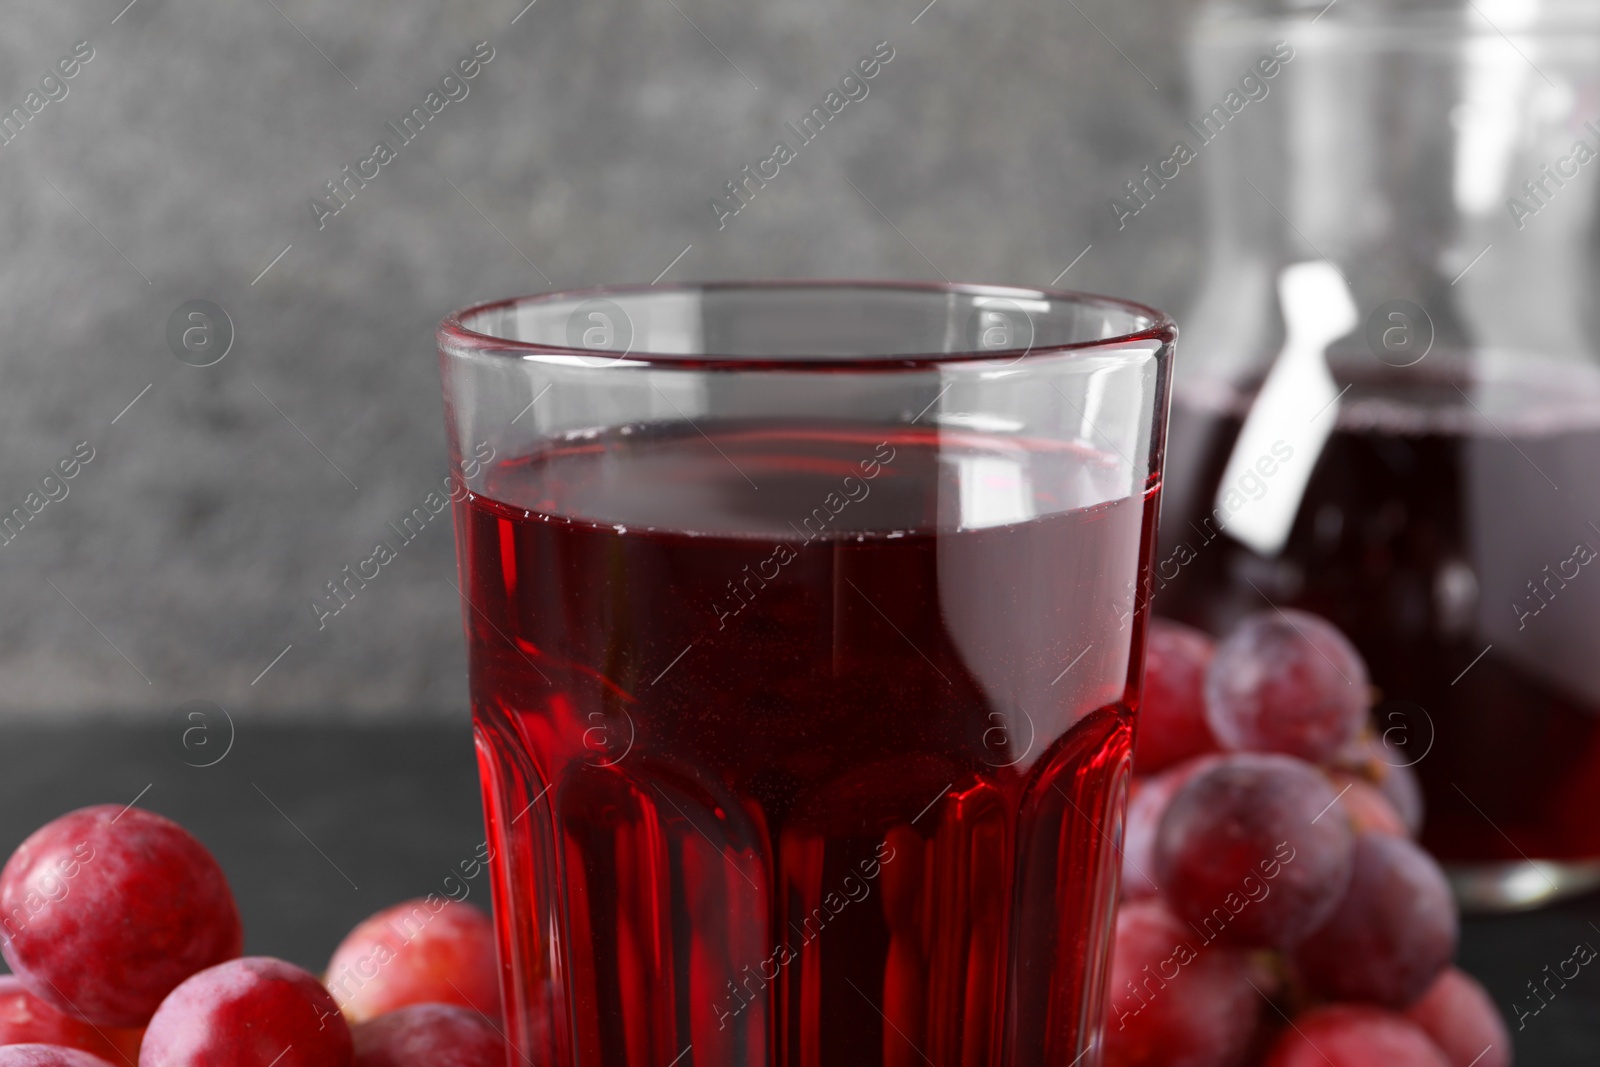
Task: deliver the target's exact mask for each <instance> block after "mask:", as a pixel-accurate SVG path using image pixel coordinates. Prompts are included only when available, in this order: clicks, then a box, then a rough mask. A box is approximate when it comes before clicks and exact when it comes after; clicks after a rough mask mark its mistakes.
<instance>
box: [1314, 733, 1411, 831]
mask: <svg viewBox="0 0 1600 1067" xmlns="http://www.w3.org/2000/svg"><path fill="white" fill-rule="evenodd" d="M1333 765H1334V766H1335V767H1338V768H1339V769H1340V770H1344V771H1348V772H1350V773H1351V774H1354V775H1357V776H1359V777H1360V778H1363V779H1365V780H1366V781H1368V782H1371V783H1372V784H1373V785H1375V786H1377V787H1378V789H1379V791H1380V792H1382V793H1383V795H1384V798H1385V799H1386V800H1388V801H1389V803H1390V804H1391V805H1393V806H1394V810H1395V812H1396V813H1398V814H1399V816H1400V820H1401V822H1403V823H1404V824H1405V827H1406V833H1408V834H1410V835H1411V836H1412V837H1416V836H1417V834H1419V833H1421V832H1422V783H1421V782H1419V781H1418V780H1417V772H1416V771H1414V770H1412V769H1411V764H1410V763H1409V762H1408V760H1407V757H1406V754H1405V753H1404V752H1402V751H1401V750H1400V749H1398V748H1396V747H1395V746H1393V745H1391V744H1389V743H1388V742H1386V741H1384V740H1382V739H1381V738H1379V737H1376V736H1374V735H1373V734H1370V733H1365V734H1362V735H1361V736H1360V737H1358V738H1357V739H1356V740H1355V741H1354V742H1353V743H1351V744H1349V745H1347V746H1345V747H1344V748H1343V749H1342V750H1341V751H1340V752H1339V754H1338V755H1337V756H1335V757H1334V759H1333Z"/></svg>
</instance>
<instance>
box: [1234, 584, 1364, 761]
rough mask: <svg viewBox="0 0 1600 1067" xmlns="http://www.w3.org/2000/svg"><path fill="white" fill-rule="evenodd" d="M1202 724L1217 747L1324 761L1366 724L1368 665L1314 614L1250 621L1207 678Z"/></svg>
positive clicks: (1267, 615) (1266, 615)
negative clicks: (1215, 741)
mask: <svg viewBox="0 0 1600 1067" xmlns="http://www.w3.org/2000/svg"><path fill="white" fill-rule="evenodd" d="M1206 721H1207V722H1208V723H1209V724H1210V726H1211V733H1212V734H1213V736H1215V737H1216V739H1217V741H1218V742H1220V743H1221V745H1222V747H1223V748H1226V749H1230V750H1233V751H1243V752H1284V753H1287V754H1289V755H1291V756H1299V757H1300V758H1301V759H1304V760H1309V761H1311V762H1312V763H1321V762H1324V761H1326V760H1327V759H1328V758H1330V757H1331V756H1333V755H1334V754H1335V753H1337V752H1338V751H1339V750H1340V749H1341V748H1343V747H1345V746H1346V745H1349V744H1350V742H1352V741H1354V740H1355V739H1356V736H1357V735H1358V734H1359V733H1360V732H1361V728H1362V726H1363V725H1364V724H1365V723H1366V721H1367V668H1366V664H1364V663H1363V662H1362V661H1361V656H1360V654H1359V653H1357V652H1356V650H1355V647H1354V646H1353V645H1351V644H1350V642H1349V641H1347V640H1346V639H1345V637H1344V635H1343V634H1341V633H1340V632H1339V631H1338V630H1337V629H1336V628H1335V627H1334V626H1333V625H1332V624H1331V623H1329V622H1327V621H1326V620H1324V619H1321V618H1318V617H1317V616H1315V615H1311V614H1308V613H1307V612H1303V611H1265V612H1261V613H1259V614H1256V615H1251V616H1248V617H1247V618H1246V619H1245V620H1244V621H1243V622H1242V623H1240V624H1239V627H1238V628H1237V629H1236V630H1234V631H1233V633H1231V634H1229V635H1228V636H1227V638H1226V639H1224V640H1223V642H1222V643H1221V644H1220V645H1218V646H1217V653H1216V655H1215V656H1214V657H1212V660H1211V666H1210V668H1209V669H1208V670H1207V671H1206Z"/></svg>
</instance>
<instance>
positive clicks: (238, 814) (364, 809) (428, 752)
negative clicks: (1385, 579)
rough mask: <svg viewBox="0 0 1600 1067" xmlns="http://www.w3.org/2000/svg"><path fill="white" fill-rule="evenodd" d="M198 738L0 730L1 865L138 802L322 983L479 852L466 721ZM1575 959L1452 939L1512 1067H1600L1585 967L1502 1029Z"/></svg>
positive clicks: (1496, 938) (1599, 1003)
mask: <svg viewBox="0 0 1600 1067" xmlns="http://www.w3.org/2000/svg"><path fill="white" fill-rule="evenodd" d="M211 718H212V719H213V720H215V719H216V718H217V716H216V715H212V716H211ZM198 721H199V720H179V719H178V718H174V720H173V721H172V722H171V723H169V724H167V725H165V726H142V727H130V726H126V725H113V724H81V723H80V724H75V725H72V726H70V727H67V726H63V727H52V726H32V725H30V726H8V727H5V728H4V729H0V850H3V851H0V854H9V852H10V850H11V849H13V848H14V847H16V845H17V844H18V843H19V842H20V841H21V840H22V839H23V838H24V837H26V836H27V835H28V834H29V833H30V832H31V831H32V830H33V829H35V828H36V827H38V826H40V825H42V824H43V823H45V822H47V821H49V820H50V819H52V818H54V817H55V816H57V815H59V814H61V813H63V812H65V811H69V810H71V809H73V808H77V807H81V806H83V805H86V804H98V803H123V804H126V803H129V802H131V801H133V800H134V799H135V798H138V802H139V805H140V806H141V807H145V808H149V809H150V810H152V811H157V812H160V813H161V814H163V815H166V816H168V817H170V818H173V819H176V820H178V821H179V822H181V823H183V824H184V825H185V826H187V827H188V828H189V829H190V830H191V831H193V832H194V833H195V835H196V836H198V837H199V838H200V839H201V840H202V841H204V842H205V843H206V844H207V845H208V846H210V848H211V849H212V851H214V852H215V853H216V855H217V857H218V859H219V860H221V862H222V865H223V867H224V868H225V869H226V870H227V872H228V875H229V877H230V879H231V880H232V882H233V886H234V889H235V891H236V893H237V894H238V897H239V905H240V908H241V909H242V911H243V913H244V921H245V949H246V951H247V952H249V953H252V954H262V955H273V956H281V957H283V958H285V959H288V960H292V961H293V962H295V963H298V964H301V965H302V966H305V967H308V968H310V969H312V970H314V971H319V972H320V971H321V970H322V969H323V967H324V966H325V965H326V963H327V960H328V956H329V955H330V954H331V953H332V951H333V948H334V946H335V945H336V944H337V943H338V942H339V939H340V938H341V937H342V936H343V935H344V934H345V932H346V931H348V930H349V929H350V927H351V926H353V925H354V924H355V923H356V922H357V921H359V920H360V919H362V918H364V917H365V916H367V915H368V914H370V913H372V912H374V911H376V910H377V909H379V908H381V907H383V906H385V905H388V904H392V903H395V902H397V901H400V900H404V899H406V898H408V897H415V896H423V895H425V894H427V893H429V892H433V891H441V892H442V891H443V890H442V888H441V887H442V884H443V882H444V880H445V878H446V877H448V876H449V875H451V874H452V873H453V872H455V871H457V870H458V865H459V864H460V863H461V861H463V860H467V859H470V858H471V857H472V856H473V855H474V854H475V853H476V852H477V849H478V845H479V843H480V842H481V841H482V840H483V825H482V821H481V814H480V809H479V806H478V792H477V777H476V775H477V769H476V763H475V761H474V759H473V753H472V742H471V733H470V731H469V729H468V728H467V726H466V724H465V722H464V721H463V722H462V723H461V724H459V725H450V726H437V725H388V726H367V727H363V726H351V725H329V726H324V725H316V724H312V723H301V724H297V725H287V726H284V725H273V726H268V725H254V724H241V725H239V726H238V728H237V730H233V731H230V729H229V726H228V724H227V723H226V722H221V721H212V722H209V723H208V726H209V729H208V730H207V732H206V733H204V734H199V733H194V732H193V728H194V725H195V723H196V722H198ZM185 730H190V731H191V732H190V733H189V736H188V740H189V742H190V743H189V745H188V746H187V747H185V745H184V743H183V739H184V731H185ZM230 733H231V747H228V742H229V741H230ZM202 741H203V742H204V744H201V743H199V742H202ZM224 753H225V754H224ZM219 757H220V758H219ZM213 761H215V762H213ZM197 763H212V765H211V766H194V764H197ZM470 884H471V887H472V888H471V899H473V900H474V901H476V902H477V903H479V904H482V905H484V906H485V907H487V906H488V892H489V891H488V885H487V882H486V880H485V879H483V878H481V877H480V878H479V879H478V880H477V881H476V882H473V883H470ZM456 893H457V895H459V893H460V890H459V889H457V890H456ZM1580 944H1589V945H1594V946H1600V896H1589V897H1586V898H1582V899H1579V900H1574V901H1569V902H1567V903H1564V904H1561V905H1558V906H1555V907H1551V908H1547V909H1544V910H1542V911H1535V912H1530V913H1525V914H1522V915H1514V916H1502V917H1494V918H1476V919H1469V920H1467V921H1466V923H1465V924H1464V927H1463V931H1462V944H1461V955H1460V962H1461V965H1462V966H1463V967H1464V968H1466V969H1467V970H1468V971H1470V972H1472V973H1473V974H1474V975H1476V976H1477V977H1478V978H1479V979H1480V980H1482V981H1483V982H1484V984H1485V985H1487V986H1488V988H1489V992H1490V994H1491V995H1492V996H1493V997H1494V999H1495V1002H1496V1003H1497V1004H1498V1005H1499V1006H1500V1008H1501V1010H1502V1011H1503V1012H1504V1013H1505V1015H1506V1018H1507V1019H1508V1020H1511V1026H1512V1030H1513V1036H1514V1038H1515V1041H1516V1051H1517V1063H1518V1064H1520V1065H1523V1067H1580V1065H1582V1067H1592V1065H1594V1064H1595V1063H1597V1062H1600V967H1594V966H1590V967H1585V968H1583V969H1582V970H1581V971H1580V972H1579V973H1578V975H1577V977H1576V978H1573V979H1570V980H1568V981H1567V982H1566V983H1565V987H1564V988H1563V987H1562V986H1560V985H1558V984H1557V983H1555V982H1551V983H1550V984H1549V987H1550V988H1552V989H1554V990H1555V991H1556V992H1555V995H1554V996H1553V997H1552V996H1550V995H1549V994H1545V995H1544V1000H1545V1004H1544V1006H1543V1007H1542V1008H1540V1010H1539V1011H1538V1013H1537V1014H1530V1015H1528V1016H1527V1017H1526V1018H1524V1019H1523V1020H1522V1028H1521V1029H1520V1030H1518V1029H1517V1022H1516V1020H1517V1012H1516V1010H1515V1008H1516V1006H1517V1005H1521V1006H1522V1007H1523V1009H1524V1010H1525V1011H1531V1009H1533V1008H1536V1007H1539V1005H1540V1003H1541V1002H1540V1001H1539V1000H1536V999H1534V997H1533V995H1532V993H1531V992H1530V990H1529V988H1528V987H1529V983H1532V982H1543V981H1544V980H1545V978H1546V977H1547V974H1550V973H1554V972H1555V971H1556V969H1557V968H1558V967H1559V966H1560V965H1561V964H1562V963H1563V961H1566V960H1568V959H1569V958H1570V957H1572V955H1573V950H1574V948H1575V947H1576V946H1578V945H1580ZM1547 966H1548V967H1549V968H1550V970H1549V971H1548V972H1547V971H1546V970H1545V968H1546V967H1547ZM1567 969H1568V973H1570V970H1571V969H1570V966H1569V967H1568V968H1567ZM1541 988H1543V987H1541ZM1374 1067H1381V1065H1374Z"/></svg>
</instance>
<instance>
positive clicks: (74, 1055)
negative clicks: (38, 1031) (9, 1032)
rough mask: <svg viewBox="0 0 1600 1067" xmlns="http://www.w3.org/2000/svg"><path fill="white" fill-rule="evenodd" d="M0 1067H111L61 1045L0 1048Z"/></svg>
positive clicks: (104, 1062) (8, 1046)
mask: <svg viewBox="0 0 1600 1067" xmlns="http://www.w3.org/2000/svg"><path fill="white" fill-rule="evenodd" d="M0 1067H111V1065H110V1064H109V1063H107V1062H106V1061H105V1060H103V1059H101V1058H100V1057H99V1056H93V1055H90V1054H89V1053H87V1052H85V1051H83V1050H82V1049H77V1048H66V1047H64V1046H62V1045H37V1044H28V1045H5V1046H0Z"/></svg>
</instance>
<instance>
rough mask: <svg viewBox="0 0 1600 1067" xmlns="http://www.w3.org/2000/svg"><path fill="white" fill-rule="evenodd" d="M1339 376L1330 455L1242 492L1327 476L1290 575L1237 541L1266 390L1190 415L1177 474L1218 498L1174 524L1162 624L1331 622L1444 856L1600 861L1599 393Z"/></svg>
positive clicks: (1448, 364)
mask: <svg viewBox="0 0 1600 1067" xmlns="http://www.w3.org/2000/svg"><path fill="white" fill-rule="evenodd" d="M1365 362H1366V363H1367V364H1368V365H1369V366H1370V364H1371V360H1370V359H1366V360H1365ZM1334 369H1335V377H1336V379H1337V381H1336V386H1337V387H1339V388H1343V387H1344V386H1345V385H1347V384H1348V385H1350V386H1351V388H1350V391H1349V392H1348V393H1346V394H1344V396H1343V397H1342V398H1341V400H1340V401H1339V404H1338V406H1337V411H1336V412H1335V411H1332V409H1330V414H1327V415H1324V416H1322V417H1323V418H1332V419H1333V420H1334V429H1333V432H1332V434H1331V436H1329V437H1328V439H1327V443H1326V445H1325V446H1324V447H1323V448H1322V449H1321V451H1320V452H1319V453H1315V454H1309V455H1296V456H1295V457H1293V458H1291V459H1290V460H1288V461H1287V462H1286V463H1284V464H1283V465H1282V469H1281V470H1278V471H1276V472H1275V473H1274V474H1272V475H1271V476H1267V477H1258V478H1255V479H1253V480H1251V481H1250V484H1248V485H1244V486H1240V487H1235V488H1239V489H1241V491H1242V493H1243V495H1244V496H1246V497H1255V496H1259V497H1260V498H1261V502H1262V503H1263V504H1264V505H1267V504H1273V503H1275V502H1276V503H1282V502H1281V501H1275V500H1274V498H1273V494H1280V495H1281V494H1285V493H1289V494H1291V495H1292V494H1293V492H1294V490H1293V489H1287V488H1285V487H1284V486H1285V482H1286V480H1287V479H1288V477H1289V473H1288V472H1289V471H1290V468H1291V465H1292V464H1295V463H1301V464H1311V465H1312V470H1311V472H1310V476H1309V481H1308V482H1307V483H1306V485H1305V489H1304V492H1303V494H1302V495H1301V496H1300V497H1299V499H1298V501H1297V502H1296V501H1294V500H1292V499H1291V500H1290V501H1289V503H1288V505H1287V510H1286V512H1285V519H1286V521H1287V522H1288V523H1289V525H1288V535H1287V540H1286V542H1285V544H1284V547H1283V548H1282V550H1281V551H1279V552H1277V553H1273V554H1258V553H1256V552H1253V551H1252V550H1251V549H1249V548H1247V547H1245V546H1244V545H1243V544H1240V543H1239V542H1238V541H1236V540H1234V539H1233V538H1230V537H1229V536H1228V535H1227V534H1225V533H1219V532H1218V526H1219V517H1218V514H1217V505H1218V500H1217V498H1216V497H1217V487H1218V486H1219V483H1221V482H1222V480H1223V472H1224V468H1225V467H1226V465H1227V463H1228V459H1229V456H1230V454H1231V452H1232V449H1233V447H1234V443H1235V441H1236V440H1237V439H1238V436H1239V432H1240V426H1241V424H1242V421H1243V418H1244V415H1245V412H1246V411H1247V410H1248V408H1249V402H1250V395H1249V391H1248V390H1244V391H1241V392H1240V393H1238V394H1236V395H1233V396H1228V395H1226V394H1197V395H1194V396H1191V402H1188V403H1182V402H1180V403H1175V404H1174V409H1173V420H1172V427H1173V442H1174V449H1173V454H1174V455H1177V454H1179V453H1180V452H1183V451H1191V450H1192V454H1193V455H1194V456H1195V458H1196V459H1197V460H1198V463H1197V467H1196V470H1197V472H1198V473H1197V474H1191V475H1189V476H1187V477H1185V478H1184V479H1183V480H1184V481H1185V483H1186V484H1192V485H1194V486H1196V487H1199V488H1200V489H1201V491H1200V492H1199V493H1196V494H1194V495H1192V496H1188V497H1187V498H1185V499H1184V501H1183V503H1182V504H1181V505H1180V506H1178V507H1175V508H1173V509H1171V510H1170V511H1169V514H1168V515H1167V516H1166V519H1165V521H1164V523H1163V530H1162V533H1163V541H1162V547H1161V550H1160V555H1159V559H1158V563H1157V566H1156V583H1155V584H1156V586H1157V592H1156V593H1155V609H1156V611H1157V612H1158V613H1160V614H1163V615H1172V616H1174V617H1176V618H1180V619H1184V620H1186V621H1189V622H1192V623H1195V624H1197V625H1200V626H1202V627H1205V628H1207V629H1210V630H1213V631H1214V632H1222V631H1225V630H1226V629H1227V627H1228V626H1230V625H1231V624H1232V622H1233V621H1234V620H1235V619H1236V618H1237V617H1238V616H1239V615H1241V614H1243V613H1244V612H1247V611H1256V610H1261V609H1263V608H1267V598H1270V600H1271V601H1272V602H1273V603H1275V604H1277V605H1279V606H1282V607H1289V606H1294V607H1300V608H1304V609H1306V610H1309V611H1314V612H1317V613H1318V614H1321V615H1324V616H1326V617H1328V618H1329V619H1331V620H1333V622H1335V623H1336V624H1337V625H1338V626H1339V627H1340V628H1341V629H1343V630H1344V631H1345V632H1346V633H1347V634H1348V635H1349V636H1350V637H1351V639H1352V640H1353V641H1354V642H1355V644H1356V646H1357V647H1358V648H1359V649H1360V650H1361V653H1362V655H1364V656H1365V657H1366V659H1367V662H1368V664H1369V665H1370V667H1371V670H1372V679H1373V682H1374V684H1375V685H1376V686H1377V688H1378V690H1379V702H1378V704H1377V706H1376V708H1375V710H1374V718H1375V724H1376V726H1377V728H1378V729H1379V730H1380V731H1393V732H1392V734H1391V738H1392V740H1395V741H1397V742H1400V743H1402V744H1403V746H1404V749H1403V751H1404V753H1405V756H1404V760H1405V761H1407V762H1410V761H1415V766H1416V770H1417V772H1418V773H1419V775H1420V776H1421V778H1422V781H1423V785H1424V789H1425V791H1426V799H1427V805H1428V810H1427V819H1426V824H1425V827H1424V833H1423V838H1424V842H1425V843H1426V844H1427V845H1428V847H1429V848H1431V849H1432V850H1433V851H1434V852H1436V853H1437V854H1438V855H1439V856H1441V857H1442V858H1444V859H1446V860H1449V861H1454V862H1456V863H1460V864H1492V863H1500V862H1507V861H1519V860H1523V859H1536V860H1563V861H1578V860H1595V859H1600V815H1597V812H1600V644H1597V643H1596V642H1597V636H1596V635H1597V634H1600V560H1596V559H1595V552H1596V550H1600V528H1597V525H1600V386H1597V385H1596V382H1595V379H1594V376H1593V375H1592V373H1590V372H1589V369H1588V368H1587V367H1581V366H1573V367H1564V366H1562V365H1560V364H1555V363H1546V362H1542V361H1537V360H1533V359H1531V358H1529V359H1525V360H1518V361H1513V362H1510V363H1508V364H1507V365H1505V366H1503V367H1500V368H1497V369H1493V370H1489V369H1486V368H1485V367H1484V365H1482V364H1479V365H1478V366H1477V367H1476V368H1473V369H1463V367H1462V366H1461V363H1460V362H1453V361H1452V360H1450V358H1449V357H1448V355H1447V354H1434V355H1432V356H1430V357H1429V361H1428V362H1427V363H1424V364H1421V365H1419V366H1416V367H1412V368H1405V369H1403V370H1402V369H1395V370H1393V371H1388V372H1384V373H1381V374H1379V373H1373V372H1370V371H1368V372H1364V373H1360V374H1353V373H1340V366H1339V364H1337V363H1335V366H1334ZM1194 400H1199V401H1201V402H1199V403H1195V402H1193V401H1194ZM1295 417H1299V416H1298V415H1296V416H1295ZM1268 466H1269V467H1270V466H1273V465H1272V464H1269V465H1268ZM1173 473H1174V476H1175V477H1176V472H1173ZM1224 488H1227V487H1224ZM1590 561H1593V562H1590Z"/></svg>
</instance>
